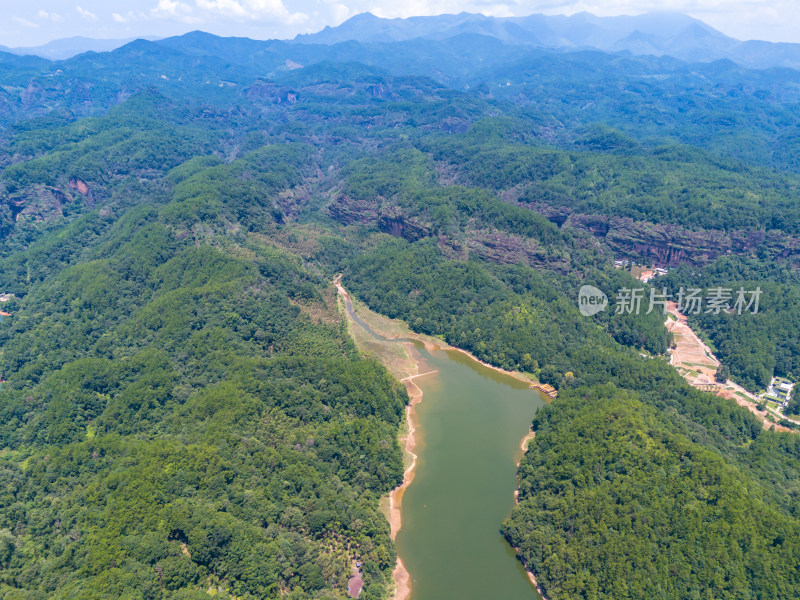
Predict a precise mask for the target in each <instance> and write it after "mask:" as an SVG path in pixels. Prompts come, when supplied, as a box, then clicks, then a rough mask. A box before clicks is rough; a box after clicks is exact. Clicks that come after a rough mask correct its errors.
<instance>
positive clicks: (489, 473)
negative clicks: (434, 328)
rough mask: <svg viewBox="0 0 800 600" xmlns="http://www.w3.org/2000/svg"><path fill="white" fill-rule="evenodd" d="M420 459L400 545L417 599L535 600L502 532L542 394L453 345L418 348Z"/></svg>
mask: <svg viewBox="0 0 800 600" xmlns="http://www.w3.org/2000/svg"><path fill="white" fill-rule="evenodd" d="M420 353H421V354H422V358H423V361H424V363H425V364H424V365H423V366H422V367H421V368H420V372H425V371H427V370H429V369H437V370H438V373H436V374H434V375H429V376H423V377H420V378H418V379H417V380H416V383H417V384H418V385H419V386H420V388H422V391H423V398H422V402H421V403H420V404H418V405H417V407H416V417H417V418H416V421H417V440H418V442H417V452H416V453H417V455H418V460H417V466H416V470H415V477H414V480H413V482H412V483H411V485H410V486H409V487H408V489H407V490H406V492H405V494H404V496H403V503H402V517H403V525H402V528H401V529H400V531H399V533H398V535H397V552H398V554H399V555H400V558H401V559H402V560H403V564H404V565H405V567H406V569H407V570H408V572H409V575H410V577H411V600H450V599H453V600H456V599H458V600H472V599H474V600H478V599H481V600H486V599H492V600H494V599H497V600H524V599H531V600H536V599H538V598H539V595H538V594H537V592H536V590H535V589H534V588H533V586H532V585H531V583H530V580H529V579H528V577H527V575H526V573H525V570H524V568H523V567H522V564H521V563H520V562H519V561H518V560H517V559H516V556H515V553H514V550H513V549H512V548H511V547H510V546H509V545H508V544H507V542H506V541H505V539H503V537H502V536H501V535H500V533H499V527H500V524H501V523H502V522H503V520H504V519H505V518H506V517H507V516H508V515H509V514H510V512H511V509H512V508H513V506H514V490H515V489H516V462H517V461H518V460H519V457H520V455H521V450H520V448H519V445H520V441H521V440H522V438H523V437H524V436H525V435H526V433H527V432H528V429H529V427H530V423H531V421H532V419H533V416H534V414H535V413H536V411H537V409H538V408H539V407H541V406H542V405H543V402H542V399H541V397H540V396H539V394H537V393H535V392H533V391H531V390H529V389H528V386H527V384H525V383H523V382H520V381H518V380H516V379H514V378H512V377H508V376H506V375H503V374H501V373H498V372H497V371H494V370H492V369H489V368H486V367H484V366H482V365H480V364H479V363H476V362H475V361H473V360H472V359H470V358H469V357H467V356H465V355H463V354H461V353H459V352H455V351H436V352H432V353H428V352H426V351H424V350H420Z"/></svg>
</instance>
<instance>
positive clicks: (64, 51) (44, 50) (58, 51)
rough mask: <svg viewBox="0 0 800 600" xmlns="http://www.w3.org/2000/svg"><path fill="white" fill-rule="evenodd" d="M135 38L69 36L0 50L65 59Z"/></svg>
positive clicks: (116, 46) (102, 49)
mask: <svg viewBox="0 0 800 600" xmlns="http://www.w3.org/2000/svg"><path fill="white" fill-rule="evenodd" d="M134 39H136V38H128V39H124V40H122V39H121V40H103V39H94V38H87V37H70V38H63V39H60V40H53V41H52V42H48V43H47V44H44V45H42V46H28V47H20V48H8V47H6V46H0V51H1V52H8V53H10V54H19V55H21V56H24V55H33V56H41V57H42V58H47V59H50V60H66V59H68V58H72V57H73V56H77V55H78V54H83V53H84V52H110V51H111V50H116V49H117V48H119V47H121V46H124V45H125V44H127V43H129V42H132V41H133V40H134ZM143 39H146V40H151V41H153V40H156V39H158V38H156V37H151V36H148V37H145V38H143Z"/></svg>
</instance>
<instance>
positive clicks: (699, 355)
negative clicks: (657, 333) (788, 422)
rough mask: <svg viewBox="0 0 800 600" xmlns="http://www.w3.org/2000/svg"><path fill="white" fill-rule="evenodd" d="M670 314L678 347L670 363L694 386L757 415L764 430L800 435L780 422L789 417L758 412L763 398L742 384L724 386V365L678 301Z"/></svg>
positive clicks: (672, 304) (669, 307)
mask: <svg viewBox="0 0 800 600" xmlns="http://www.w3.org/2000/svg"><path fill="white" fill-rule="evenodd" d="M667 314H668V317H667V320H666V321H665V323H664V325H665V326H666V328H667V331H669V332H670V333H672V336H673V344H674V348H672V349H671V352H670V359H669V362H670V364H671V365H672V366H673V367H675V369H676V370H677V371H678V373H680V374H681V375H682V376H683V378H684V379H686V381H688V382H689V384H690V385H692V386H693V387H696V388H698V389H700V390H703V391H706V392H711V393H714V394H716V395H718V396H721V397H723V398H727V399H729V400H733V401H734V402H736V403H737V404H738V405H739V406H741V407H743V408H746V409H747V410H749V411H750V412H751V413H753V414H754V415H755V416H756V417H757V418H758V420H759V421H761V425H762V427H763V428H764V429H774V430H775V431H790V432H794V433H798V431H797V430H792V429H789V428H788V427H784V426H783V425H780V424H779V423H777V421H778V420H780V419H781V418H786V417H785V416H783V415H779V414H777V413H772V417H773V419H775V420H771V419H770V418H768V416H767V415H768V414H770V412H768V411H766V410H764V411H761V410H759V409H758V405H759V403H760V402H761V399H760V398H759V397H758V396H756V395H755V394H753V393H751V392H749V391H747V390H746V389H745V388H743V387H742V386H741V385H739V384H738V383H736V382H734V381H733V380H731V379H728V380H727V381H726V382H724V383H720V382H718V381H717V380H716V377H715V375H716V372H717V368H718V367H719V365H720V363H719V360H718V359H717V357H716V356H714V353H713V352H712V351H711V348H709V347H708V345H707V344H706V343H705V342H703V340H702V339H700V336H698V335H697V333H696V332H695V331H694V330H693V329H692V328H691V327H690V326H689V321H688V319H687V318H686V315H684V314H683V313H681V312H680V311H679V310H678V305H677V304H676V303H675V302H668V303H667Z"/></svg>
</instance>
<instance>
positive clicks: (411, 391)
mask: <svg viewBox="0 0 800 600" xmlns="http://www.w3.org/2000/svg"><path fill="white" fill-rule="evenodd" d="M334 284H335V285H336V288H337V290H338V292H339V294H340V296H342V297H343V298H344V299H345V301H350V304H351V306H353V311H355V306H354V305H353V302H352V300H351V299H350V295H349V294H348V292H347V290H345V288H344V286H343V285H342V283H341V276H338V277H336V278H335V279H334ZM345 316H346V318H347V319H348V320H349V321H350V319H351V317H350V315H349V314H348V312H347V310H346V308H345ZM362 318H363V317H362ZM350 324H351V326H355V325H358V326H359V327H360V325H359V324H358V323H356V322H354V321H350ZM370 327H371V328H372V329H373V331H375V332H376V333H378V334H379V335H382V336H384V337H386V338H387V339H388V340H390V343H402V344H408V345H409V346H411V347H412V349H413V343H412V342H411V341H410V340H416V341H419V342H421V343H422V344H424V346H425V349H426V350H428V351H429V352H432V351H436V350H454V351H456V352H460V353H461V354H464V355H466V356H467V357H469V358H470V359H471V360H473V361H475V362H476V363H478V364H480V365H482V366H484V367H487V368H489V369H492V370H493V371H497V372H499V373H502V374H503V375H508V376H510V377H513V378H515V379H517V380H518V381H522V382H525V383H528V384H531V383H534V382H535V380H534V379H532V378H531V377H529V376H526V375H524V374H522V373H519V372H517V371H508V370H506V369H501V368H500V367H496V366H494V365H490V364H489V363H486V362H483V361H482V360H479V359H478V358H477V357H475V356H474V355H473V354H471V353H470V352H467V351H466V350H463V349H461V348H456V347H454V346H451V345H449V344H447V343H445V342H444V341H441V340H438V339H436V338H431V337H430V336H423V335H420V334H418V333H414V332H412V331H409V332H408V333H407V337H408V339H409V341H406V342H402V341H399V340H397V339H396V338H395V339H394V340H392V338H391V337H390V335H386V333H387V332H385V331H381V330H380V328H378V327H375V326H374V324H372V323H370ZM412 356H413V352H412ZM414 360H415V362H416V370H417V373H416V374H414V375H410V376H408V377H405V378H403V379H402V380H401V383H403V384H404V385H405V386H406V390H407V392H408V398H409V403H408V406H406V422H407V424H408V431H407V433H406V434H405V435H403V436H401V437H400V438H399V441H400V444H401V448H402V450H403V452H404V453H408V454H409V456H411V463H410V464H409V465H408V467H406V470H405V471H404V473H403V483H401V484H400V485H399V486H397V487H396V488H395V489H393V490H392V491H391V492H389V527H390V531H391V533H390V535H391V538H392V541H394V540H395V539H396V537H397V532H398V531H400V529H401V528H402V526H403V518H402V506H403V494H404V493H405V491H406V488H408V486H409V485H411V482H412V481H414V470H415V468H416V466H417V455H416V453H415V452H414V451H415V449H416V445H417V439H416V435H415V433H416V430H417V423H416V420H415V412H416V411H415V409H416V406H417V405H418V404H419V403H420V402H421V401H422V396H423V393H422V388H420V387H419V386H418V385H417V384H416V383H415V382H414V379H416V378H417V377H421V376H423V375H429V374H433V373H435V371H431V372H428V373H419V367H420V363H421V361H420V360H419V359H418V358H414ZM540 395H541V394H540ZM534 436H535V433H534V432H532V431H531V432H528V434H527V435H526V436H525V437H524V438H522V441H521V442H520V455H519V459H518V460H517V466H519V460H521V458H522V456H523V455H524V454H525V451H526V450H527V444H528V442H529V441H530V440H531V439H533V437H534ZM517 493H518V492H517V490H515V491H514V495H515V497H516V495H517ZM517 554H519V552H517ZM526 572H527V574H528V578H529V579H530V581H531V583H532V584H533V586H534V587H535V588H536V590H537V591H538V592H539V595H541V596H542V598H543V599H544V600H547V599H546V598H545V597H544V594H542V591H541V588H540V587H539V584H538V582H537V581H536V578H535V576H534V575H533V574H532V573H531V572H530V571H528V570H527V569H526ZM392 579H393V580H394V594H393V595H392V599H393V600H408V599H409V597H410V595H411V577H410V575H409V573H408V571H407V570H406V568H405V566H404V565H403V561H402V560H401V559H400V557H399V556H398V557H397V563H396V565H395V568H394V571H393V572H392Z"/></svg>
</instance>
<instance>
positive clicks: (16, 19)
mask: <svg viewBox="0 0 800 600" xmlns="http://www.w3.org/2000/svg"><path fill="white" fill-rule="evenodd" d="M12 20H13V21H14V22H15V23H17V24H19V25H22V26H23V27H30V28H31V29H35V28H37V27H39V24H38V23H34V22H33V21H29V20H28V19H24V18H23V17H14V18H13V19H12Z"/></svg>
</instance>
